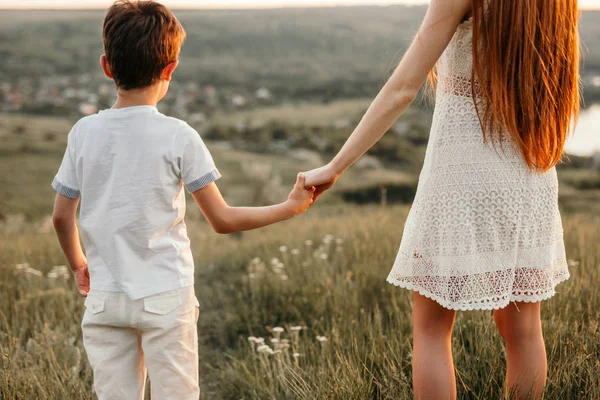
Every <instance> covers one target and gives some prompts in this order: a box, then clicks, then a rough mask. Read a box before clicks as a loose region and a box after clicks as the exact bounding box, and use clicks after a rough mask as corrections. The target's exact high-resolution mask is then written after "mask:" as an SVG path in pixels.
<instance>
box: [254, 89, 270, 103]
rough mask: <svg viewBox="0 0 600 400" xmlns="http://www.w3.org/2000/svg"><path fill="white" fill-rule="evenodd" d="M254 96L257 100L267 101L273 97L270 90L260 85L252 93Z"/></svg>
mask: <svg viewBox="0 0 600 400" xmlns="http://www.w3.org/2000/svg"><path fill="white" fill-rule="evenodd" d="M254 97H256V98H257V99H258V100H263V101H269V100H271V99H272V98H273V95H272V94H271V91H270V90H269V89H267V88H265V87H261V88H260V89H258V90H257V91H256V92H255V93H254Z"/></svg>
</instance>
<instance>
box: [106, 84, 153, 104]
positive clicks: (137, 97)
mask: <svg viewBox="0 0 600 400" xmlns="http://www.w3.org/2000/svg"><path fill="white" fill-rule="evenodd" d="M160 100H161V99H160V97H159V90H158V88H157V87H155V86H154V85H153V86H149V87H147V88H143V89H133V90H122V89H119V88H117V101H116V102H115V104H113V106H112V108H126V107H136V106H152V107H156V105H157V104H158V102H159V101H160Z"/></svg>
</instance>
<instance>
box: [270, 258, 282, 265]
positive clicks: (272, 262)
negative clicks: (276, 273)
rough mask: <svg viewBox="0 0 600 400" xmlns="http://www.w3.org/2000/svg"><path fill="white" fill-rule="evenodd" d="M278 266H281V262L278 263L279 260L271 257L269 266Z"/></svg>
mask: <svg viewBox="0 0 600 400" xmlns="http://www.w3.org/2000/svg"><path fill="white" fill-rule="evenodd" d="M278 264H281V261H279V258H277V257H273V258H272V259H271V265H278Z"/></svg>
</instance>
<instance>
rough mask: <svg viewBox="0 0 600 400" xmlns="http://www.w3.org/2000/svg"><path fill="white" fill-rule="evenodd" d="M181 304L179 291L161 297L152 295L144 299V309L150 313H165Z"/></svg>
mask: <svg viewBox="0 0 600 400" xmlns="http://www.w3.org/2000/svg"><path fill="white" fill-rule="evenodd" d="M182 304H183V302H182V301H181V296H179V293H177V294H175V295H169V296H163V297H161V296H158V297H152V298H149V299H144V311H146V312H149V313H151V314H157V315H167V314H169V313H170V312H172V311H173V310H175V309H176V308H178V307H179V306H181V305H182Z"/></svg>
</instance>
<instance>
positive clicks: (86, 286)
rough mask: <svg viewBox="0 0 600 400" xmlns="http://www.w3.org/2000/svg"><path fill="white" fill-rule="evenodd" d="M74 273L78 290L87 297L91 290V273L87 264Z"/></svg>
mask: <svg viewBox="0 0 600 400" xmlns="http://www.w3.org/2000/svg"><path fill="white" fill-rule="evenodd" d="M73 275H74V276H75V283H76V284H77V291H78V292H79V294H80V295H82V296H83V297H87V294H88V292H89V291H90V273H89V271H88V266H87V264H85V265H83V266H81V267H79V268H77V269H75V270H73Z"/></svg>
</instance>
